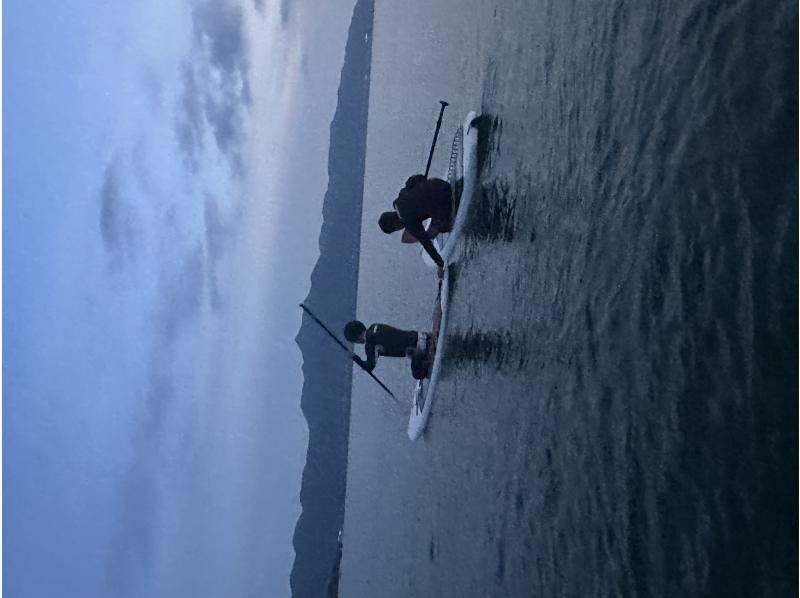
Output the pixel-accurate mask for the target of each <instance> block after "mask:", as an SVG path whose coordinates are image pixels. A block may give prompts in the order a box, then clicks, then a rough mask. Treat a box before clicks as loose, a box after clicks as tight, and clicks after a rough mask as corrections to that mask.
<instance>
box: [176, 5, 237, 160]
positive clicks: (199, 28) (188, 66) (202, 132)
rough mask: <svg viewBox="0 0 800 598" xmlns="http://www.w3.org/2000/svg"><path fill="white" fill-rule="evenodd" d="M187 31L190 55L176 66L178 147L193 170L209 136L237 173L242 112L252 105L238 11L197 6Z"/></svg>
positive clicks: (218, 6)
mask: <svg viewBox="0 0 800 598" xmlns="http://www.w3.org/2000/svg"><path fill="white" fill-rule="evenodd" d="M192 29H193V36H192V48H191V52H190V56H189V58H187V59H186V60H184V61H183V63H182V64H181V93H180V101H179V106H178V116H177V120H176V124H175V131H176V137H177V140H178V146H179V147H180V148H181V150H182V152H183V154H184V156H185V159H186V163H187V165H188V166H189V168H190V169H191V170H192V171H196V170H197V169H198V163H199V157H200V154H201V153H202V151H203V150H204V149H205V144H206V143H205V140H206V136H207V134H210V135H211V137H212V138H213V140H214V144H215V145H216V148H217V150H218V151H219V152H220V153H222V154H223V155H224V156H226V157H227V159H228V160H229V163H230V164H231V166H232V167H233V168H234V170H236V171H241V170H242V159H241V144H242V141H243V139H244V126H243V121H244V113H245V110H246V109H247V108H248V107H249V106H250V104H251V101H252V99H251V92H250V82H249V79H248V68H249V63H248V55H247V54H248V44H247V40H246V38H245V28H244V16H243V11H242V7H241V6H237V5H233V4H230V3H228V2H218V1H213V0H212V1H207V2H201V3H199V4H197V5H195V7H194V8H193V10H192Z"/></svg>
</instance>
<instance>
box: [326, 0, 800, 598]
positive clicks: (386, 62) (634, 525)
mask: <svg viewBox="0 0 800 598" xmlns="http://www.w3.org/2000/svg"><path fill="white" fill-rule="evenodd" d="M797 22H798V14H797V4H796V3H794V2H756V1H747V2H699V1H696V2H679V1H672V2H595V3H584V2H569V1H565V2H562V1H555V0H554V1H551V2H543V1H535V2H523V1H508V2H506V1H503V2H499V1H498V2H496V5H491V4H489V3H487V2H477V1H475V2H455V1H453V2H438V1H437V2H433V3H422V2H418V3H415V2H411V3H408V4H403V5H402V7H401V6H398V7H395V8H393V7H386V6H380V5H379V6H378V7H376V21H375V33H374V40H373V61H374V62H373V76H372V91H371V94H372V95H371V104H370V124H369V137H368V156H367V180H366V195H367V196H366V197H365V204H364V221H363V225H362V226H363V243H362V250H361V273H360V282H359V316H360V317H361V318H362V319H364V320H366V321H369V322H373V321H383V322H387V323H392V324H395V325H398V326H402V327H407V328H426V327H427V326H428V325H429V322H430V315H431V311H432V307H433V297H434V292H435V277H434V275H433V274H432V272H431V271H429V270H427V269H426V268H425V266H424V265H423V264H422V260H421V259H420V257H419V254H418V253H417V251H416V250H415V249H413V248H411V247H408V246H401V245H400V244H399V241H398V240H397V239H394V238H389V237H386V236H384V235H382V234H381V233H380V232H379V231H378V230H377V226H375V219H376V218H377V215H378V213H379V212H380V211H382V210H384V209H387V206H388V205H389V204H390V202H391V199H392V198H393V197H394V195H395V194H396V192H397V190H398V188H399V187H400V185H401V184H402V182H403V181H404V180H405V178H406V176H408V175H409V174H412V173H414V172H419V171H421V170H422V169H423V168H424V163H425V158H426V157H427V148H428V144H429V143H430V136H431V132H432V127H433V123H434V121H435V117H436V113H437V108H438V105H437V103H436V101H437V100H438V99H440V98H441V99H448V100H450V102H451V106H450V107H449V108H448V112H447V113H446V116H445V126H444V127H443V141H442V142H441V145H440V147H439V148H438V150H437V158H436V161H435V162H434V168H433V171H434V172H441V171H442V170H444V169H445V168H446V158H447V156H446V154H447V145H448V144H449V143H448V142H449V139H448V138H449V137H451V136H452V131H453V129H454V128H455V126H456V124H457V123H458V122H459V121H460V119H461V118H462V117H463V115H464V114H465V113H466V111H467V110H468V109H476V110H479V111H481V112H483V113H484V115H485V116H486V127H485V129H486V137H485V139H486V143H485V147H484V151H483V157H484V163H483V168H482V171H481V174H480V187H481V189H480V195H479V196H478V197H476V200H477V201H476V202H475V204H474V205H473V210H472V212H471V213H470V215H469V227H468V231H469V232H468V236H467V238H466V240H465V241H464V243H463V247H462V250H461V252H460V255H461V259H460V260H459V262H458V266H457V267H456V268H455V270H456V276H455V279H454V282H455V291H454V293H453V296H452V303H451V321H450V327H449V329H448V335H449V337H450V340H449V343H450V344H449V349H450V350H449V353H448V355H447V361H446V367H445V372H446V374H445V379H444V381H443V383H441V384H440V386H439V392H438V394H437V397H436V398H435V403H434V412H433V416H432V418H431V421H430V425H429V429H428V431H427V433H426V436H425V437H424V438H423V439H422V440H420V441H417V442H414V443H412V442H410V441H409V440H408V439H407V437H406V435H405V426H406V421H407V420H406V414H405V413H404V411H402V410H401V409H399V408H396V407H395V406H393V405H392V403H391V402H390V401H389V400H387V398H386V397H384V396H382V395H381V394H380V389H379V388H377V386H376V385H374V383H373V382H372V381H371V380H369V379H368V378H367V377H366V376H363V375H361V374H360V373H359V372H354V376H355V379H354V395H353V404H352V424H351V442H350V461H349V472H348V496H347V505H346V516H345V529H344V557H343V561H342V579H341V585H340V595H341V596H346V597H354V598H358V597H377V596H379V597H383V596H398V597H400V596H402V597H413V596H433V597H437V596H440V597H446V596H447V597H449V596H453V597H461V596H465V597H466V596H787V595H796V592H797V561H798V552H797V528H798V518H797V495H798V452H797V442H798V438H797V425H798V424H797V422H798V408H797V385H798V379H797V364H798V351H797V348H798V344H797V340H798V339H797V330H798V319H797V307H798V303H797V290H798V283H797V280H798V277H797V268H798V262H797V259H798V242H797V236H798V230H797V223H798V211H797V199H798V194H797V188H798V176H797V175H798V169H797V164H798V150H797V148H798V136H797V131H798V119H797V105H798V96H797V86H798V84H797V71H798V65H797V53H798V52H797V50H798V48H797V35H798V31H797ZM375 373H376V374H377V375H378V376H380V377H382V378H383V379H384V380H385V381H386V382H387V384H389V386H391V387H392V388H393V389H394V390H395V391H396V392H397V393H398V394H399V395H401V396H402V397H403V398H404V399H405V397H406V396H408V394H409V393H410V389H411V387H412V383H411V382H412V381H411V380H410V377H409V375H408V365H407V364H406V363H403V362H402V361H401V360H397V361H395V362H391V361H389V360H384V361H382V362H380V363H379V366H378V368H377V370H376V372H375Z"/></svg>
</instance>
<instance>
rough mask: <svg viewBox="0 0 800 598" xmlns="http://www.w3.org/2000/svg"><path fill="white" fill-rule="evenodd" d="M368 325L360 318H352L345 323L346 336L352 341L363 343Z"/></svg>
mask: <svg viewBox="0 0 800 598" xmlns="http://www.w3.org/2000/svg"><path fill="white" fill-rule="evenodd" d="M366 332H367V327H366V326H364V324H362V323H361V322H359V321H358V320H351V321H350V322H348V323H347V324H345V325H344V337H345V338H346V339H347V340H348V341H350V342H351V343H363V342H365V341H366V340H367V339H366Z"/></svg>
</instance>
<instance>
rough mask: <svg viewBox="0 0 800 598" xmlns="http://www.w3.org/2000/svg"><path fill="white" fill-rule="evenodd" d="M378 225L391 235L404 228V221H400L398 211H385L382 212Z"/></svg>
mask: <svg viewBox="0 0 800 598" xmlns="http://www.w3.org/2000/svg"><path fill="white" fill-rule="evenodd" d="M378 226H380V227H381V230H382V231H383V232H385V233H386V234H387V235H389V234H391V233H393V232H395V231H398V230H400V229H401V228H403V223H402V222H400V216H398V215H397V212H384V213H383V214H381V217H380V218H378Z"/></svg>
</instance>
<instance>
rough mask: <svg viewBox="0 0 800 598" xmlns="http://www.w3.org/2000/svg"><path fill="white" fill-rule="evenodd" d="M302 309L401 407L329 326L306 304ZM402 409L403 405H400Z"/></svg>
mask: <svg viewBox="0 0 800 598" xmlns="http://www.w3.org/2000/svg"><path fill="white" fill-rule="evenodd" d="M300 307H301V308H303V311H305V312H306V313H307V314H308V315H309V316H311V318H312V319H313V320H314V321H315V322H316V323H317V324H319V326H320V328H322V329H323V330H324V331H325V332H327V333H328V336H330V337H331V338H332V339H333V340H334V341H336V344H337V345H339V346H340V347H341V348H342V349H344V351H345V352H346V353H347V354H348V355H350V358H351V359H352V360H353V363H355V364H357V365H358V366H359V367H360V368H361V369H362V370H364V371H365V372H367V374H369V375H370V377H371V378H372V379H373V380H375V382H377V383H378V384H380V385H381V388H382V389H383V390H385V391H386V392H388V393H389V396H390V397H392V398H393V399H394V402H395V403H397V404H398V405H400V401H398V400H397V397H396V396H394V393H393V392H392V391H391V390H389V389H388V388H387V387H386V385H385V384H384V383H383V382H381V381H380V380H378V378H377V376H375V374H373V373H372V372H370V371H369V370H367V368H366V367H364V366H363V365H361V363H360V362H359V361H358V360H356V356H355V355H353V352H352V351H351V350H350V349H348V348H347V347H346V346H345V344H344V343H343V342H342V341H340V340H339V338H338V337H337V336H336V335H335V334H334V333H333V332H331V331H330V329H329V328H328V327H327V326H325V324H323V323H322V321H321V320H320V319H319V318H318V317H317V316H315V315H314V314H313V313H312V312H311V310H310V309H308V308H307V307H306V306H305V304H303V303H301V304H300ZM400 407H402V405H400Z"/></svg>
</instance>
